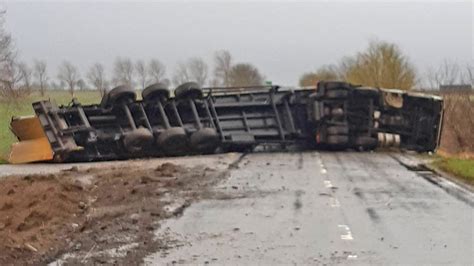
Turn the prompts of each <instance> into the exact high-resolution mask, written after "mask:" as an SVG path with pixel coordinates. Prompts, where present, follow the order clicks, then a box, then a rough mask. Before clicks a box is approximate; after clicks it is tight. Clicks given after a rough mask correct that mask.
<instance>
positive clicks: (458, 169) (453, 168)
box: [433, 157, 474, 185]
mask: <svg viewBox="0 0 474 266" xmlns="http://www.w3.org/2000/svg"><path fill="white" fill-rule="evenodd" d="M433 164H434V165H435V166H436V167H438V168H440V169H441V170H443V171H446V172H448V173H451V174H453V175H455V176H456V177H458V178H460V179H462V180H464V181H466V182H467V183H468V184H470V185H474V160H472V159H458V158H444V157H440V158H439V159H436V160H435V161H434V162H433Z"/></svg>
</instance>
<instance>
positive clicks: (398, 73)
mask: <svg viewBox="0 0 474 266" xmlns="http://www.w3.org/2000/svg"><path fill="white" fill-rule="evenodd" d="M319 80H343V81H348V82H350V83H353V84H362V85H366V86H372V87H379V88H393V89H401V90H410V89H412V88H414V87H417V88H419V89H431V90H435V89H439V87H440V85H448V86H449V85H456V84H467V85H471V86H473V87H474V66H473V65H470V64H466V65H465V66H462V65H460V64H458V63H456V62H454V61H449V60H444V61H443V63H442V64H440V65H439V66H437V67H430V68H428V69H427V70H426V72H425V73H424V74H422V75H420V74H418V73H417V71H416V69H415V67H414V66H413V64H412V63H411V62H410V59H409V58H408V56H406V55H405V54H404V53H403V51H402V50H401V49H400V47H398V46H397V45H396V44H394V43H389V42H384V41H372V42H370V44H369V46H368V47H367V49H366V50H364V51H362V52H359V53H357V54H356V55H352V56H346V57H344V58H342V59H341V60H340V62H339V63H338V64H332V65H324V66H322V67H320V68H318V69H317V70H316V71H312V72H307V73H304V74H303V75H302V76H301V77H300V80H299V85H300V86H315V85H316V83H317V82H318V81H319Z"/></svg>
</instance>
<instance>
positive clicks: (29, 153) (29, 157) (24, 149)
mask: <svg viewBox="0 0 474 266" xmlns="http://www.w3.org/2000/svg"><path fill="white" fill-rule="evenodd" d="M53 155H54V152H53V150H52V149H51V145H50V144H49V141H48V139H47V138H46V137H42V138H37V139H31V140H24V141H20V142H17V143H13V144H12V148H11V151H10V157H9V159H8V161H9V162H10V163H12V164H17V163H30V162H40V161H49V160H52V159H53Z"/></svg>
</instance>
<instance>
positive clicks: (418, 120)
mask: <svg viewBox="0 0 474 266" xmlns="http://www.w3.org/2000/svg"><path fill="white" fill-rule="evenodd" d="M33 109H34V111H35V113H36V115H35V116H31V117H13V118H12V121H11V130H12V132H13V133H14V134H15V135H16V136H17V137H18V140H19V142H17V143H14V144H13V145H12V149H11V153H10V157H9V161H10V162H11V163H27V162H35V161H54V162H66V161H68V162H69V161H94V160H114V159H128V158H139V157H153V156H173V155H188V154H205V153H214V152H224V151H251V150H252V149H254V148H255V147H256V146H259V145H262V144H263V145H272V144H274V146H278V147H282V148H283V149H284V148H285V147H289V146H293V147H298V148H299V149H330V150H344V149H357V150H372V149H375V148H377V147H398V148H402V149H408V150H415V151H420V152H423V151H433V150H435V149H436V148H437V145H438V143H439V137H440V131H441V126H442V117H443V101H442V99H441V98H440V97H437V96H429V95H424V94H418V93H409V92H404V91H399V90H389V89H379V88H370V87H363V86H356V85H352V84H349V83H344V82H324V81H321V82H319V83H318V85H317V86H316V87H315V88H314V87H313V88H298V89H292V88H285V87H279V86H254V87H233V88H200V87H199V86H198V85H197V84H196V83H193V82H188V83H185V84H182V85H181V86H178V87H177V88H176V89H175V90H174V91H173V92H171V91H170V90H169V89H168V88H167V87H165V86H163V85H162V84H154V85H151V86H149V87H147V88H146V89H144V90H143V91H142V92H141V99H140V100H137V94H136V92H135V91H134V90H133V89H131V88H129V87H127V86H119V87H116V88H114V89H112V90H111V91H110V92H108V93H107V94H106V95H105V96H104V97H103V98H102V101H101V103H100V104H95V105H82V104H81V103H80V102H78V101H77V100H75V99H73V100H72V102H71V103H70V104H69V105H67V106H57V105H56V104H55V103H54V102H52V101H50V100H47V101H38V102H35V103H33Z"/></svg>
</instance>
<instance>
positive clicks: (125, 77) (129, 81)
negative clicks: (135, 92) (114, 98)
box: [113, 57, 135, 87]
mask: <svg viewBox="0 0 474 266" xmlns="http://www.w3.org/2000/svg"><path fill="white" fill-rule="evenodd" d="M134 73H135V69H134V67H133V63H132V60H130V58H121V57H118V58H117V59H115V62H114V77H113V82H114V84H115V86H118V85H127V86H130V87H132V86H133V83H134V82H133V74H134Z"/></svg>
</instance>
